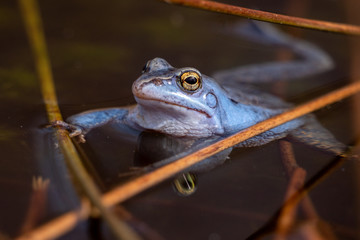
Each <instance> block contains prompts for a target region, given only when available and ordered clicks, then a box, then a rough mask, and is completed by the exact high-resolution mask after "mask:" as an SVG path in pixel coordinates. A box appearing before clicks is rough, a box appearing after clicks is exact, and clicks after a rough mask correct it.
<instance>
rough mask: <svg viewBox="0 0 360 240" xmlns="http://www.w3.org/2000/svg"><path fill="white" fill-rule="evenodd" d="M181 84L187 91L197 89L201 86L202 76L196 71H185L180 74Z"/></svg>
mask: <svg viewBox="0 0 360 240" xmlns="http://www.w3.org/2000/svg"><path fill="white" fill-rule="evenodd" d="M179 84H180V86H181V87H182V88H183V89H185V90H187V91H196V90H197V89H199V88H200V87H201V76H200V74H199V73H197V72H195V71H187V72H183V73H181V75H180V79H179Z"/></svg>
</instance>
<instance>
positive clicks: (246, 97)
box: [63, 23, 345, 155]
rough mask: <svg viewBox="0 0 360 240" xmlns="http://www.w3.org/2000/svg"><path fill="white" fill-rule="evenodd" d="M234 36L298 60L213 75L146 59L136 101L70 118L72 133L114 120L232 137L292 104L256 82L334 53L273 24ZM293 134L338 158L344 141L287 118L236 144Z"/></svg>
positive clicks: (307, 70) (293, 72) (120, 124)
mask: <svg viewBox="0 0 360 240" xmlns="http://www.w3.org/2000/svg"><path fill="white" fill-rule="evenodd" d="M235 31H236V33H237V34H239V35H241V36H242V37H245V38H248V39H250V40H253V41H257V42H260V43H262V44H267V45H269V46H276V45H277V46H282V47H286V48H289V49H290V50H292V51H293V52H294V53H295V54H297V55H298V56H299V57H300V59H294V60H291V61H288V62H270V63H262V64H257V65H251V66H243V67H239V68H235V69H231V70H226V71H222V72H218V73H216V74H215V75H214V79H216V81H215V80H214V79H213V78H211V77H208V76H206V75H204V74H202V73H200V72H199V71H198V70H197V69H195V68H191V67H184V68H174V67H172V66H171V65H170V64H169V63H168V62H167V61H165V60H164V59H162V58H154V59H152V60H150V61H148V63H147V64H146V66H145V67H144V70H143V73H142V75H141V76H140V77H139V78H138V79H137V80H136V81H135V82H134V83H133V86H132V92H133V94H134V97H135V100H136V102H137V104H136V105H133V106H129V107H119V108H107V109H97V110H91V111H86V112H83V113H80V114H77V115H74V116H71V117H69V118H68V119H67V121H66V122H67V123H63V124H64V125H65V124H66V126H67V128H68V129H71V131H70V132H71V134H70V135H71V136H76V135H82V136H84V135H85V134H86V133H88V132H89V131H90V130H91V129H93V128H95V127H99V126H101V125H104V124H112V126H114V129H118V130H119V131H133V132H134V131H135V132H141V131H143V130H153V131H158V132H161V133H165V134H168V135H171V136H177V137H190V138H204V137H211V136H227V135H230V134H233V133H235V132H238V131H241V130H243V129H245V128H248V127H250V126H252V125H254V124H256V123H258V122H261V121H263V120H266V119H268V118H270V117H272V116H274V115H278V114H280V113H282V112H284V111H286V110H288V109H289V108H291V107H292V105H291V104H289V103H286V102H284V101H283V100H281V99H280V98H278V97H275V96H273V95H270V94H267V93H263V92H261V91H259V90H257V89H256V88H255V87H253V86H252V85H251V83H262V82H272V81H275V80H279V79H281V80H290V79H299V78H301V77H304V76H308V75H311V74H316V73H320V72H323V71H325V70H328V69H330V68H332V66H333V63H332V60H331V59H330V58H329V56H328V55H327V54H326V53H324V52H323V51H322V50H320V49H319V48H317V47H315V46H314V45H312V44H310V43H308V42H304V41H302V40H299V39H295V38H292V37H290V36H288V35H285V34H284V33H282V32H280V31H278V30H277V29H275V28H274V27H272V26H270V25H268V24H254V23H250V24H243V25H241V26H239V27H237V28H236V30H235ZM284 137H287V138H289V139H292V140H296V141H299V142H302V143H305V144H307V145H311V146H315V147H316V148H319V149H321V150H324V151H327V152H330V153H332V154H335V155H340V154H341V153H342V152H344V150H345V145H344V144H342V143H340V142H339V141H337V140H336V139H335V138H334V137H333V135H332V134H331V133H330V132H329V131H328V130H326V129H325V128H324V127H322V126H321V125H320V123H319V122H318V121H317V120H316V119H315V117H314V116H313V115H306V116H303V117H300V118H298V119H295V120H292V121H290V122H287V123H285V124H283V125H280V126H278V127H276V128H273V129H271V130H269V131H267V132H265V133H262V134H260V135H258V136H256V137H253V138H251V139H249V140H247V141H245V142H242V143H240V144H238V145H237V147H252V146H259V145H263V144H266V143H268V142H270V141H273V140H276V139H281V138H284Z"/></svg>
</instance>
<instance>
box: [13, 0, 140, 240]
mask: <svg viewBox="0 0 360 240" xmlns="http://www.w3.org/2000/svg"><path fill="white" fill-rule="evenodd" d="M19 5H20V9H21V11H22V15H23V18H24V23H25V27H26V31H27V35H28V38H29V41H30V45H31V47H32V50H33V55H34V58H35V63H36V64H35V65H36V69H37V72H38V76H39V81H40V85H41V91H42V95H43V99H44V103H45V106H46V110H47V114H48V118H49V121H50V122H55V121H60V120H62V116H61V113H60V110H59V106H58V102H57V97H56V94H55V86H54V81H53V76H52V72H51V67H50V60H49V57H48V53H47V49H46V41H45V37H44V33H43V27H42V22H41V18H40V14H39V9H38V5H37V2H36V0H19ZM56 137H57V139H58V141H59V144H60V147H61V150H62V152H63V153H64V155H65V157H66V159H67V160H68V166H69V167H70V168H71V169H72V171H73V173H74V175H75V177H76V179H77V180H78V181H79V183H80V185H81V187H82V188H83V190H84V192H85V193H86V195H87V197H88V198H89V199H90V201H91V203H92V204H93V205H94V206H95V207H96V208H97V209H98V210H99V211H100V212H101V216H102V217H103V218H104V220H105V221H106V222H107V223H108V225H109V226H110V229H111V230H112V232H113V234H114V235H115V236H116V238H117V239H139V237H138V236H137V235H136V233H135V232H134V231H132V229H130V228H128V227H127V226H126V224H125V223H123V222H122V221H120V220H118V219H117V218H116V217H115V216H114V214H112V213H111V212H110V211H109V210H108V209H106V208H105V207H104V206H103V205H102V203H101V199H100V191H99V190H98V189H97V187H96V185H95V183H94V182H93V180H92V179H91V177H90V176H89V174H88V173H87V172H86V170H85V168H84V166H83V165H82V163H81V159H80V157H79V155H78V154H77V152H76V150H75V147H74V145H73V144H72V142H71V140H70V138H69V136H68V134H67V132H65V131H64V130H61V129H57V131H56ZM76 215H77V214H75V216H74V214H71V213H69V214H67V215H65V216H68V217H66V218H65V219H68V220H67V222H68V223H69V224H64V225H61V226H58V227H59V229H62V231H61V232H64V231H69V230H70V229H69V228H67V226H74V225H75V224H76V222H77V221H78V218H77V217H76ZM53 232H54V231H52V232H51V233H53ZM55 233H58V232H56V231H55ZM54 237H56V236H52V235H47V236H46V235H43V238H39V237H37V238H35V239H49V238H50V239H51V238H54Z"/></svg>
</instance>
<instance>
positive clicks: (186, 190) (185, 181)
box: [174, 172, 197, 196]
mask: <svg viewBox="0 0 360 240" xmlns="http://www.w3.org/2000/svg"><path fill="white" fill-rule="evenodd" d="M174 186H175V189H176V191H177V192H178V193H179V194H180V195H182V196H189V195H191V194H193V193H194V192H195V191H196V188H197V179H196V176H195V175H194V174H192V173H189V172H188V173H183V174H182V175H181V176H180V177H178V178H176V179H175V180H174Z"/></svg>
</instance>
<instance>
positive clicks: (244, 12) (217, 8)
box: [161, 0, 360, 35]
mask: <svg viewBox="0 0 360 240" xmlns="http://www.w3.org/2000/svg"><path fill="white" fill-rule="evenodd" d="M161 1H164V2H167V3H174V4H179V5H183V6H188V7H193V8H200V9H203V10H208V11H213V12H219V13H225V14H230V15H236V16H241V17H246V18H251V19H255V20H260V21H266V22H272V23H279V24H285V25H290V26H295V27H303V28H310V29H316V30H321V31H328V32H336V33H345V34H352V35H360V27H358V26H355V25H349V24H341V23H334V22H327V21H320V20H312V19H306V18H299V17H292V16H287V15H282V14H277V13H270V12H265V11H259V10H254V9H249V8H243V7H238V6H233V5H228V4H224V3H219V2H214V1H206V0H161Z"/></svg>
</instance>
